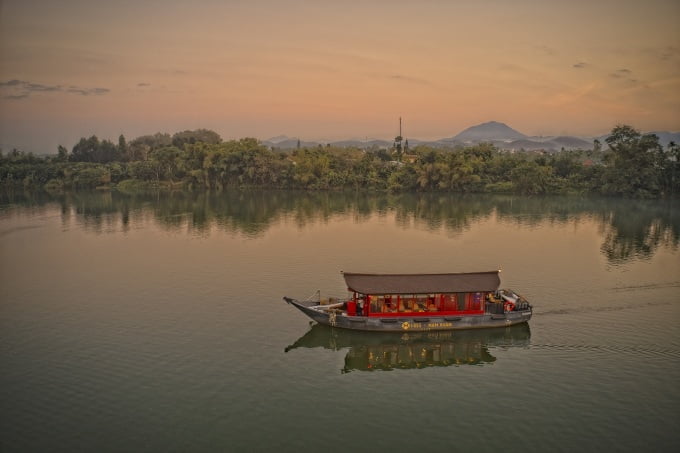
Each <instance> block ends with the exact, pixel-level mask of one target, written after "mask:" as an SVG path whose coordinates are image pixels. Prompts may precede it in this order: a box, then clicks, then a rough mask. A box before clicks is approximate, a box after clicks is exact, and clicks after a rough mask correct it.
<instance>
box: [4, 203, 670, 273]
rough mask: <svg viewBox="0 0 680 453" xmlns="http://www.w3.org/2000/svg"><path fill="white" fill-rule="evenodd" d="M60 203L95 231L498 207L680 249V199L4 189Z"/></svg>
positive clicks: (640, 253) (433, 224)
mask: <svg viewBox="0 0 680 453" xmlns="http://www.w3.org/2000/svg"><path fill="white" fill-rule="evenodd" d="M53 203H59V204H60V205H61V213H62V218H63V222H64V224H65V225H67V224H68V223H69V222H70V221H71V219H72V218H73V217H75V218H76V219H77V221H78V222H79V223H80V224H81V225H83V227H84V228H85V229H86V230H89V231H92V232H95V233H105V232H107V231H120V230H123V231H126V230H127V229H129V228H130V227H131V225H134V224H135V223H144V222H148V221H150V220H151V221H153V222H155V223H156V224H157V225H159V226H160V227H161V228H163V229H165V230H167V231H173V232H190V233H191V234H196V235H209V234H210V231H211V229H213V228H216V229H218V230H222V231H225V232H229V233H235V234H242V235H245V236H246V237H250V238H257V237H260V236H262V235H263V234H264V233H265V232H266V231H267V230H268V229H269V228H270V226H271V225H273V224H274V223H276V222H277V221H279V220H281V219H282V218H284V217H285V218H287V219H292V220H293V221H294V222H295V224H296V225H297V226H298V227H304V226H305V225H308V224H313V223H317V222H322V223H325V222H328V221H330V220H332V219H333V218H335V217H338V218H339V217H345V216H351V218H352V219H353V220H354V221H355V222H359V223H361V222H367V221H369V219H371V218H372V217H373V216H375V215H379V216H380V215H385V214H387V213H393V215H394V218H395V222H396V223H397V225H400V226H402V227H404V228H409V227H412V226H414V225H415V226H417V227H418V228H424V229H427V230H438V229H441V228H442V227H443V228H445V229H446V230H447V231H448V232H450V233H454V234H455V233H460V232H462V231H464V230H466V229H467V228H469V227H470V226H471V225H472V224H473V223H475V222H477V221H479V220H481V219H484V218H487V217H490V216H492V215H494V214H495V215H496V217H497V219H498V221H500V222H511V223H516V224H518V225H526V226H533V225H539V224H541V223H544V222H549V223H566V222H573V221H575V220H578V219H579V218H583V217H589V218H592V219H595V220H596V221H597V222H599V224H600V227H601V230H602V236H603V243H602V245H601V252H602V253H603V254H604V256H606V258H607V260H608V261H609V262H610V263H613V264H620V263H623V262H626V261H627V260H630V259H647V258H650V257H651V256H653V255H654V253H655V252H656V251H657V250H658V249H659V247H668V248H671V249H676V248H677V247H678V242H679V241H680V219H679V218H678V214H677V206H676V205H677V203H675V202H674V201H672V200H671V201H669V200H628V199H617V198H592V197H588V198H581V197H554V196H553V197H519V196H503V195H484V194H465V195H459V194H432V193H409V194H395V195H393V194H381V193H377V194H376V193H370V194H367V193H358V192H299V191H283V190H282V191H256V190H253V191H226V192H217V193H211V192H167V193H165V192H162V193H134V194H126V193H120V192H115V191H113V192H110V191H105V192H98V191H89V192H73V193H65V194H47V193H42V192H41V193H30V192H0V208H1V210H2V211H7V210H8V209H12V207H13V206H17V207H20V208H24V209H25V208H29V209H32V210H46V209H48V208H49V207H50V205H52V204H53ZM674 208H675V209H674Z"/></svg>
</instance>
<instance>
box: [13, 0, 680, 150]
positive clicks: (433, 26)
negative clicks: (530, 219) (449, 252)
mask: <svg viewBox="0 0 680 453" xmlns="http://www.w3.org/2000/svg"><path fill="white" fill-rule="evenodd" d="M679 19H680V2H678V1H675V0H651V1H648V2H638V1H614V0H595V1H588V2H586V1H580V0H579V1H572V2H538V1H533V0H518V1H515V2H504V1H496V0H487V1H475V2H468V1H460V2H449V1H439V0H427V1H420V2H412V1H402V0H392V1H382V0H378V1H371V2H358V1H349V2H342V3H339V2H331V1H326V0H319V1H316V2H304V1H273V0H270V1H250V2H245V1H243V2H242V1H227V2H220V1H214V0H203V1H197V2H192V3H187V2H180V1H177V0H167V1H148V2H139V4H138V2H133V1H128V0H122V1H118V2H101V1H85V0H67V1H63V2H42V1H35V0H23V1H19V0H5V1H3V2H2V3H0V144H2V146H3V147H14V146H16V147H19V148H20V149H26V150H31V151H36V152H56V147H57V145H59V144H61V145H64V146H66V147H68V148H70V147H71V146H72V145H73V144H74V143H75V142H76V141H77V140H78V139H79V138H80V137H83V136H90V135H93V134H95V135H97V136H99V137H100V138H107V139H114V140H115V139H117V137H118V135H119V134H124V135H125V136H126V137H127V138H128V139H132V138H134V137H137V136H140V135H144V134H150V133H154V132H159V131H160V132H169V133H173V132H176V131H180V130H185V129H196V128H208V129H213V130H215V131H216V132H218V133H219V134H220V135H221V136H222V137H223V138H225V139H232V138H241V137H247V136H250V137H256V138H259V139H267V138H270V137H274V136H278V135H282V134H285V135H288V136H291V137H302V138H304V139H306V140H320V139H324V140H337V139H343V138H350V137H371V138H387V139H390V138H392V137H394V136H395V135H396V133H397V132H398V117H400V116H401V117H403V118H404V129H405V131H406V133H405V135H406V136H408V137H413V138H418V139H424V140H428V139H440V138H444V137H450V136H453V135H455V134H457V133H459V132H460V131H462V130H464V129H466V128H467V127H469V126H473V125H475V124H479V123H483V122H488V121H492V120H495V121H500V122H503V123H505V124H507V125H509V126H510V127H512V128H514V129H517V130H519V131H521V132H522V133H525V134H528V135H543V136H550V135H575V136H599V135H602V134H606V133H607V132H609V131H610V130H611V128H612V127H613V126H614V125H616V124H630V125H632V126H633V127H635V128H637V129H640V130H643V131H662V130H667V131H680V29H679V28H678V27H677V23H678V20H679Z"/></svg>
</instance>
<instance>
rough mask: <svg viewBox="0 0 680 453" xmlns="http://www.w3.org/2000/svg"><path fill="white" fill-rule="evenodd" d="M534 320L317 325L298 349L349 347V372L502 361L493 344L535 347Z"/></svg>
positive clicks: (347, 357)
mask: <svg viewBox="0 0 680 453" xmlns="http://www.w3.org/2000/svg"><path fill="white" fill-rule="evenodd" d="M530 337H531V331H530V330H529V325H528V324H526V323H524V324H518V325H515V326H511V327H507V328H501V329H499V328H494V329H477V330H461V331H434V332H415V333H414V332H408V333H380V334H376V333H369V332H358V331H352V330H346V329H338V328H332V327H328V326H324V325H321V324H314V325H313V326H312V328H311V329H310V330H309V331H308V332H307V333H306V334H304V335H303V336H302V337H300V338H299V339H298V340H297V341H296V342H295V343H293V344H292V345H290V346H288V347H287V348H286V349H285V351H286V352H289V351H291V350H292V349H297V348H324V349H332V350H334V351H338V350H341V349H346V348H349V351H348V352H347V355H346V356H345V366H344V368H343V369H342V372H343V373H349V372H350V371H374V370H385V371H389V370H397V369H411V368H427V367H434V366H451V365H456V366H457V365H483V364H485V363H491V362H495V361H496V357H494V356H493V355H491V353H490V352H489V346H492V347H498V348H511V347H526V346H529V339H530Z"/></svg>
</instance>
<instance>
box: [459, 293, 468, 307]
mask: <svg viewBox="0 0 680 453" xmlns="http://www.w3.org/2000/svg"><path fill="white" fill-rule="evenodd" d="M466 296H467V293H458V297H457V300H458V310H459V311H464V310H465V306H466V302H467V297H466Z"/></svg>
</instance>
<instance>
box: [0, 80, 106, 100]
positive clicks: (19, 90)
mask: <svg viewBox="0 0 680 453" xmlns="http://www.w3.org/2000/svg"><path fill="white" fill-rule="evenodd" d="M57 92H59V93H68V94H79V95H81V96H89V95H101V94H107V93H110V92H111V90H109V89H108V88H99V87H97V88H81V87H77V86H73V85H71V86H69V87H68V88H64V87H63V86H61V85H43V84H41V83H33V82H27V81H25V80H17V79H12V80H8V81H6V82H0V93H1V94H0V97H1V98H2V99H10V100H18V99H26V98H28V97H30V96H31V95H32V94H34V93H57Z"/></svg>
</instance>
